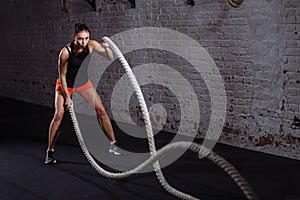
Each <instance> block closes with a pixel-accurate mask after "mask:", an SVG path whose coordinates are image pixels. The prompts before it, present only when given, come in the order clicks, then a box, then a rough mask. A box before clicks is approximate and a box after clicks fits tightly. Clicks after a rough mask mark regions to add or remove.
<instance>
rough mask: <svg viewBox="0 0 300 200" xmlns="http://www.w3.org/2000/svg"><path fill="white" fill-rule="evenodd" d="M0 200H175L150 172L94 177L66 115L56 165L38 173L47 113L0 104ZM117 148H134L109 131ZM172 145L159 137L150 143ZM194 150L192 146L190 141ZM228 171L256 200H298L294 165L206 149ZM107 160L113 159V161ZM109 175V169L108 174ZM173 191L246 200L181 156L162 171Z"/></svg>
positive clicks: (217, 175)
mask: <svg viewBox="0 0 300 200" xmlns="http://www.w3.org/2000/svg"><path fill="white" fill-rule="evenodd" d="M0 102H1V105H2V111H1V120H0V124H1V126H0V127H1V129H0V130H1V136H2V137H1V139H0V157H1V164H0V199H1V200H13V199H18V200H27V199H28V200H38V199H49V200H62V199H72V200H75V199H78V200H79V199H80V200H81V199H89V200H96V199H99V200H100V199H101V200H121V199H122V200H125V199H126V200H127V199H130V200H141V199H145V200H148V199H149V200H162V199H177V198H175V197H173V196H171V195H170V194H168V193H167V192H166V191H165V190H164V189H163V188H162V187H161V186H160V184H159V182H158V181H157V179H156V176H155V173H154V172H147V173H142V174H136V175H134V176H132V177H129V178H127V179H122V180H114V179H108V178H105V177H103V176H101V175H100V174H98V173H97V172H96V171H95V170H94V169H93V168H92V167H91V166H90V165H89V163H88V162H87V160H86V158H85V157H84V155H83V153H82V151H81V149H80V147H79V145H78V142H77V140H76V136H75V134H74V131H73V128H72V124H71V121H70V118H69V116H68V115H66V116H65V118H64V121H63V125H62V127H61V129H62V134H61V136H60V137H59V139H58V141H57V144H56V157H57V159H58V163H57V164H55V165H45V164H44V163H43V162H44V158H45V150H46V146H47V130H48V127H49V123H50V120H51V118H52V115H53V109H52V108H48V107H43V106H39V105H34V104H29V103H25V102H23V101H17V100H13V99H8V98H3V97H2V98H0ZM113 126H114V129H115V132H116V136H117V138H118V140H119V143H120V145H121V147H122V145H124V146H127V147H129V148H139V145H141V146H146V145H147V143H146V142H144V143H141V144H136V143H135V142H134V141H133V142H131V141H130V139H129V138H128V137H126V136H125V134H122V132H121V131H120V130H118V127H117V126H116V125H115V124H114V123H113ZM170 137H172V135H171V134H169V133H163V134H159V135H158V137H157V138H156V139H157V143H159V144H165V143H167V142H168V140H169V138H170ZM196 142H197V141H196ZM213 150H214V151H215V152H216V153H217V154H219V155H220V156H222V157H224V158H225V159H226V160H227V161H229V162H230V163H231V164H233V165H234V166H235V168H236V169H237V170H239V172H240V173H241V175H242V176H243V177H244V178H245V179H246V180H247V181H248V183H249V184H250V185H251V187H252V188H253V190H254V192H255V193H256V194H257V196H258V199H261V200H270V199H271V200H299V199H300V190H299V188H300V161H299V160H294V159H289V158H285V157H280V156H275V155H270V154H265V153H261V152H256V151H251V150H246V149H241V148H237V147H233V146H228V145H224V144H220V143H217V145H216V146H215V147H214V149H213ZM113 159H118V158H117V157H115V158H113ZM107 169H108V170H110V169H109V168H107ZM162 171H163V173H164V175H165V177H166V179H167V181H168V182H169V183H170V184H171V185H172V186H174V187H175V188H177V189H179V190H181V191H183V192H185V193H188V194H190V195H192V196H194V197H197V198H199V199H201V200H217V199H218V200H227V199H228V200H235V199H246V197H245V196H244V195H243V193H242V191H241V190H240V188H239V187H238V186H237V185H236V184H235V183H234V181H233V180H231V178H230V177H229V176H228V175H227V174H226V173H225V172H223V171H222V170H221V169H220V168H219V167H218V166H217V165H215V164H214V163H212V162H210V161H209V160H208V159H205V158H203V159H198V157H197V155H196V154H195V153H193V152H189V151H187V152H186V153H184V154H183V155H182V156H181V157H180V158H179V159H178V160H176V161H175V162H174V163H172V164H171V165H169V166H167V167H165V168H163V169H162Z"/></svg>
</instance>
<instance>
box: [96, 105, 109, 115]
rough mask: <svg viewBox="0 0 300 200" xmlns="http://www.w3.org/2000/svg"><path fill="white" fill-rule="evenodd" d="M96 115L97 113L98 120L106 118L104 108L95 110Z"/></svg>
mask: <svg viewBox="0 0 300 200" xmlns="http://www.w3.org/2000/svg"><path fill="white" fill-rule="evenodd" d="M96 113H97V115H98V117H100V118H106V117H108V115H107V113H106V110H105V108H102V107H99V108H96Z"/></svg>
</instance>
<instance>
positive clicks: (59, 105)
mask: <svg viewBox="0 0 300 200" xmlns="http://www.w3.org/2000/svg"><path fill="white" fill-rule="evenodd" d="M93 51H96V52H99V53H100V54H102V55H104V56H105V57H106V58H108V59H110V60H112V59H113V53H112V51H111V49H110V48H109V45H108V44H107V43H106V42H102V43H101V44H100V43H99V42H97V41H96V40H91V39H90V30H89V28H88V27H87V26H86V25H85V24H81V23H77V24H75V26H74V35H73V41H72V42H71V43H69V44H67V45H66V46H65V47H64V48H62V50H61V51H60V54H59V58H58V72H59V78H58V79H57V82H56V88H55V90H56V92H55V114H54V117H53V119H52V121H51V123H50V127H49V135H48V149H47V153H46V159H45V164H54V163H56V159H55V157H54V145H55V142H56V139H57V137H58V135H59V127H60V124H61V121H62V118H63V116H64V112H65V109H68V108H69V107H70V106H71V105H72V104H73V102H72V99H71V95H72V93H73V92H78V93H79V94H80V95H81V96H82V97H83V98H84V99H85V100H86V101H87V102H88V103H89V104H90V105H91V106H92V107H93V108H95V111H96V113H97V117H98V119H99V122H100V125H101V128H102V129H103V131H104V132H105V134H106V136H107V137H108V139H109V140H110V142H111V145H110V148H109V152H110V153H113V154H114V155H121V154H122V153H121V152H120V150H119V148H118V147H117V146H116V139H115V135H114V132H113V128H112V125H111V122H110V119H109V117H108V115H107V113H106V111H105V108H104V106H103V104H102V101H101V99H100V96H99V95H98V93H97V91H96V90H95V88H94V86H93V84H92V83H91V81H90V80H89V79H88V75H87V65H81V64H82V62H83V61H84V59H85V58H86V57H87V56H88V55H89V54H90V53H92V52H93ZM79 69H80V73H78V71H79ZM75 78H76V85H75Z"/></svg>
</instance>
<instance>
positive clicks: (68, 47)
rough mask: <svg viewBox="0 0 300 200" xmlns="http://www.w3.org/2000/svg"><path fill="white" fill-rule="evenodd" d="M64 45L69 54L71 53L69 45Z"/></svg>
mask: <svg viewBox="0 0 300 200" xmlns="http://www.w3.org/2000/svg"><path fill="white" fill-rule="evenodd" d="M65 47H66V48H67V50H68V52H69V54H71V51H70V49H69V47H68V46H67V45H66V46H65Z"/></svg>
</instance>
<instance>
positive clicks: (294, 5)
mask: <svg viewBox="0 0 300 200" xmlns="http://www.w3.org/2000/svg"><path fill="white" fill-rule="evenodd" d="M195 3H196V5H195V6H194V7H191V6H187V5H185V4H184V0H182V1H181V0H163V1H158V0H153V1H144V0H136V8H135V9H132V8H130V4H129V3H128V2H127V3H126V1H119V2H117V3H116V4H115V5H110V4H107V3H105V2H102V1H101V0H97V11H96V12H95V11H92V9H91V7H90V6H89V5H88V4H87V3H86V2H85V1H82V2H81V1H80V2H78V1H73V0H70V10H69V13H68V14H67V13H64V12H62V11H61V10H60V5H59V2H57V1H37V0H33V1H30V2H29V1H8V0H4V1H3V2H2V6H1V8H0V23H1V25H2V30H1V32H0V35H1V37H0V43H1V46H2V48H1V56H0V59H1V64H2V65H1V68H0V74H1V75H0V76H1V79H0V82H1V85H0V94H1V96H4V97H11V98H14V99H19V100H23V101H26V102H31V103H35V104H39V105H45V106H50V107H53V97H54V84H55V79H56V78H57V56H58V52H59V51H60V49H61V48H62V47H63V46H64V45H65V44H66V43H67V42H69V41H70V40H71V35H72V28H73V25H74V24H75V23H76V22H78V21H80V22H84V23H86V24H88V25H89V27H90V28H91V30H92V38H95V39H98V40H99V39H100V37H101V36H102V35H104V34H107V35H114V34H117V33H120V32H122V31H125V30H128V29H131V28H137V27H145V26H153V27H166V28H170V29H172V30H176V31H179V32H181V33H183V34H186V35H188V36H189V37H191V38H193V39H194V40H196V41H197V42H199V44H200V45H202V46H203V47H204V48H205V49H206V50H207V51H208V52H209V54H210V55H211V56H212V58H213V59H214V61H215V63H216V65H217V67H218V69H219V70H220V72H221V75H222V77H223V80H224V84H225V88H226V95H227V102H228V103H227V116H226V123H225V125H224V129H223V130H224V132H223V134H222V136H221V139H220V141H221V142H223V143H227V144H231V145H235V146H240V147H245V148H249V149H254V150H258V151H263V152H267V153H273V154H277V155H283V156H287V157H291V158H296V159H299V158H300V155H299V149H300V147H299V139H300V136H299V131H300V129H292V128H291V125H292V123H293V122H294V121H293V120H294V118H295V117H297V118H300V89H299V88H300V50H299V49H300V48H299V47H300V42H299V41H300V40H299V39H300V3H299V1H289V0H283V1H281V0H274V1H267V0H262V1H245V2H244V3H243V5H242V6H241V7H240V8H238V9H233V8H231V7H230V6H229V5H228V4H227V1H219V0H213V1H200V0H196V1H195ZM124 42H127V44H128V45H130V43H129V41H124ZM182 48H186V47H185V44H184V43H183V44H182ZM126 58H127V59H128V61H129V63H130V65H131V66H132V67H135V66H138V65H142V64H145V63H151V62H155V63H159V64H164V65H168V66H171V67H173V68H174V69H176V70H178V71H180V73H182V75H183V76H184V77H186V78H187V79H188V80H189V82H190V84H191V85H192V86H193V88H194V90H195V91H196V94H197V98H198V100H199V105H200V113H201V121H200V123H199V130H198V132H199V136H200V137H203V136H204V134H205V132H206V131H207V128H208V122H209V119H210V118H209V117H210V113H211V111H210V108H211V106H210V97H209V93H208V89H207V86H206V85H205V81H204V80H203V79H202V78H201V77H200V76H199V75H198V74H197V73H196V72H195V71H193V68H192V67H191V66H190V65H189V63H187V62H186V61H184V60H182V59H180V58H178V57H176V56H175V55H172V54H170V53H168V52H163V51H153V50H141V51H136V52H131V53H128V54H127V55H126ZM123 74H124V71H123V70H122V69H120V66H119V65H118V63H117V62H116V63H113V64H112V65H111V66H110V67H109V68H108V69H107V71H106V72H105V73H104V75H103V77H101V79H100V82H99V87H98V90H99V92H100V94H101V96H102V99H103V102H104V104H105V106H106V107H107V110H108V111H109V113H110V115H111V112H110V106H111V105H110V98H111V94H112V90H113V88H114V85H115V84H116V83H117V81H118V80H119V79H120V77H121V76H122V75H123ZM178 87H179V86H178ZM143 92H144V93H145V96H146V100H147V103H148V104H149V105H152V104H153V103H156V101H160V103H162V104H163V105H164V106H165V109H166V111H167V113H168V118H167V124H166V125H165V127H164V130H166V131H169V132H176V131H177V129H178V126H179V120H180V113H178V110H179V107H178V101H177V100H176V97H175V96H174V95H173V94H172V93H170V91H169V90H168V89H166V88H163V87H158V86H155V85H149V86H147V87H146V86H145V87H143ZM163 94H164V95H163ZM130 107H131V108H132V111H131V114H130V115H131V117H132V119H133V121H135V122H137V123H138V124H142V120H141V114H140V111H139V109H138V108H136V100H135V99H134V98H132V100H131V105H130Z"/></svg>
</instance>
